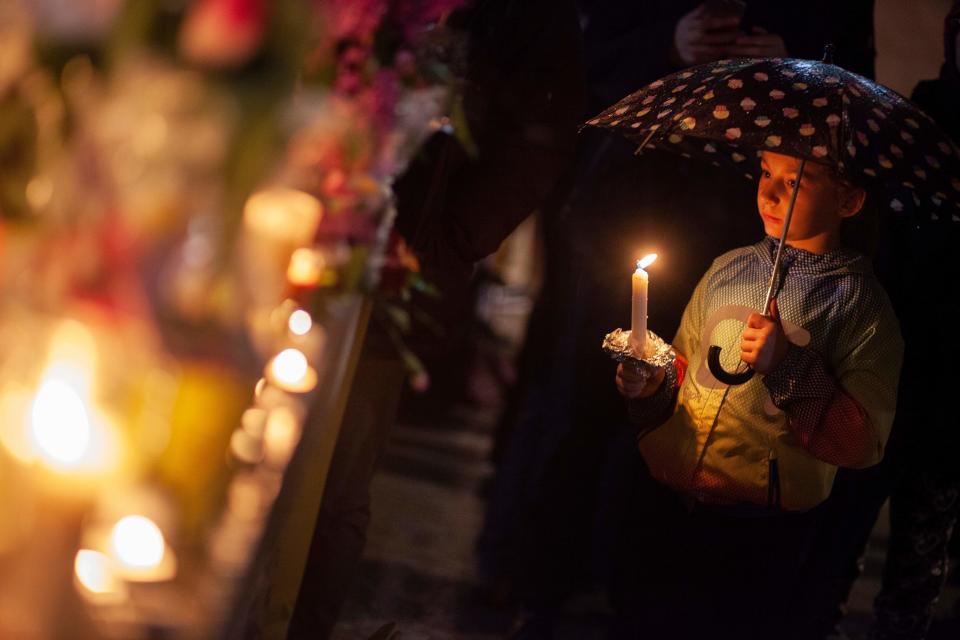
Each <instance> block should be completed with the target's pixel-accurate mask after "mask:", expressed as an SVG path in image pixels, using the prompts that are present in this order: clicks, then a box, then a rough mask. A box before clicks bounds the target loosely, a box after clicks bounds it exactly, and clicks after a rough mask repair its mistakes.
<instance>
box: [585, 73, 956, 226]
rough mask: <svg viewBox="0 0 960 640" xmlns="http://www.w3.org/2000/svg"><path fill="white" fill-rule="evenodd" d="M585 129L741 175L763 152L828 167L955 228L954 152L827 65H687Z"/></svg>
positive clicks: (898, 103) (932, 127)
mask: <svg viewBox="0 0 960 640" xmlns="http://www.w3.org/2000/svg"><path fill="white" fill-rule="evenodd" d="M587 125H591V126H597V127H601V128H605V129H609V130H611V131H616V132H618V133H621V134H622V135H624V136H626V137H627V138H628V139H631V140H634V141H636V142H638V143H639V144H640V145H641V150H642V149H648V148H655V149H665V150H670V151H675V152H677V153H681V154H683V155H685V156H688V157H689V156H699V157H701V158H703V159H706V160H707V161H709V162H712V163H713V164H715V165H717V166H720V165H729V166H731V167H732V168H734V169H736V170H737V171H739V172H741V173H742V174H743V175H745V176H746V177H747V178H750V179H753V178H754V177H755V176H756V175H757V170H758V169H757V163H756V156H757V155H758V154H759V151H760V150H764V149H765V150H769V151H772V152H775V153H781V154H784V155H790V156H795V157H798V158H806V159H809V160H813V161H816V162H823V163H829V164H831V165H833V166H834V167H836V168H837V170H838V171H839V173H840V174H841V175H842V176H843V177H845V178H847V179H848V180H850V181H851V182H854V183H856V184H859V185H861V186H863V187H865V188H866V189H867V190H868V191H869V192H870V193H876V194H879V195H880V197H882V198H883V200H884V204H886V206H889V207H890V208H891V209H893V210H894V211H896V212H899V213H902V214H903V215H911V216H914V217H915V219H916V222H917V224H930V223H939V222H943V223H948V222H952V223H956V222H960V147H958V146H957V144H956V143H954V142H953V141H952V140H950V139H949V137H948V136H947V135H946V134H945V133H943V132H942V131H941V130H940V128H939V127H937V125H936V124H934V123H933V121H932V120H931V119H930V118H929V117H928V116H927V115H926V114H924V113H923V112H922V111H920V109H918V108H917V107H916V106H915V105H913V104H912V103H911V102H909V101H908V100H906V99H905V98H903V97H902V96H900V95H899V94H897V93H895V92H894V91H891V90H890V89H887V88H886V87H883V86H881V85H878V84H877V83H875V82H872V81H871V80H868V79H866V78H864V77H862V76H858V75H856V74H854V73H851V72H849V71H846V70H845V69H842V68H840V67H837V66H835V65H832V64H829V63H825V62H815V61H811V60H796V59H790V58H762V59H752V58H746V59H736V60H720V61H717V62H712V63H709V64H704V65H700V66H697V67H692V68H690V69H685V70H683V71H679V72H677V73H674V74H671V75H669V76H667V77H665V78H662V79H660V80H657V81H655V82H652V83H650V84H649V85H647V86H646V87H644V88H642V89H640V90H639V91H637V92H635V93H633V94H631V95H629V96H627V97H626V98H624V99H622V100H620V101H619V102H618V103H617V104H615V105H613V106H612V107H610V108H608V109H606V110H605V111H603V112H602V113H601V114H600V115H598V116H597V117H595V118H593V119H591V120H590V121H588V122H587Z"/></svg>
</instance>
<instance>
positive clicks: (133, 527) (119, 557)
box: [110, 515, 177, 582]
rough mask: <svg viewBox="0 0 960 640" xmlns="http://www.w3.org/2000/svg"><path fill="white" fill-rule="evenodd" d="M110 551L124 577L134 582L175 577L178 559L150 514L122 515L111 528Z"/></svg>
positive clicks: (118, 570)
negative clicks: (147, 515) (148, 515)
mask: <svg viewBox="0 0 960 640" xmlns="http://www.w3.org/2000/svg"><path fill="white" fill-rule="evenodd" d="M110 555H111V556H112V557H113V559H114V560H115V561H116V568H117V572H118V573H119V575H120V576H121V577H123V578H124V579H126V580H130V581H133V582H160V581H165V580H170V579H172V578H173V577H174V576H175V575H176V572H177V562H176V558H175V557H174V555H173V552H172V551H171V550H170V548H169V547H168V546H167V541H166V539H165V538H164V536H163V532H162V531H160V527H158V526H157V525H156V523H155V522H154V521H153V520H151V519H150V518H148V517H146V516H141V515H129V516H124V517H123V518H120V520H118V521H117V523H116V524H115V525H113V529H112V530H111V531H110Z"/></svg>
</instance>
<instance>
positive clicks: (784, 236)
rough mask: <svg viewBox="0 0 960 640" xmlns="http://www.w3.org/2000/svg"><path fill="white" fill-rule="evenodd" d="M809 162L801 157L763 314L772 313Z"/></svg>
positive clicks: (774, 260)
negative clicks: (784, 249) (794, 215)
mask: <svg viewBox="0 0 960 640" xmlns="http://www.w3.org/2000/svg"><path fill="white" fill-rule="evenodd" d="M806 164H807V159H806V158H801V159H800V168H799V169H798V170H797V182H796V184H794V185H793V193H792V194H791V195H790V206H789V207H787V217H786V218H785V219H784V221H783V229H782V230H781V231H780V243H779V244H778V245H777V254H776V256H775V257H774V259H773V271H772V272H771V273H770V283H769V284H768V285H767V299H766V301H765V302H764V303H763V315H765V316H769V315H770V305H771V304H772V303H773V299H774V298H775V297H776V293H775V291H776V286H777V281H778V280H779V279H780V264H781V262H782V261H783V247H784V245H786V244H787V231H789V229H790V220H791V218H793V206H794V205H795V204H796V203H797V193H798V192H799V191H800V181H801V180H803V168H804V166H806Z"/></svg>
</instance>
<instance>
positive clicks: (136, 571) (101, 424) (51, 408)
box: [0, 189, 329, 605]
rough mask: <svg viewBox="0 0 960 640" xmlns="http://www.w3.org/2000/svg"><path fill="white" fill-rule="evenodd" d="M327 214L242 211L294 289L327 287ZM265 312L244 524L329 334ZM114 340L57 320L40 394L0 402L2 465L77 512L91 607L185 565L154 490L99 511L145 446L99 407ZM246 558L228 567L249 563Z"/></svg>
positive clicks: (286, 303) (289, 199)
mask: <svg viewBox="0 0 960 640" xmlns="http://www.w3.org/2000/svg"><path fill="white" fill-rule="evenodd" d="M321 215H322V206H321V204H320V202H319V201H318V200H317V199H315V198H314V197H313V196H311V195H309V194H307V193H304V192H301V191H297V190H293V189H268V190H264V191H260V192H258V193H256V194H254V195H253V196H251V197H250V198H249V199H248V201H247V204H246V206H245V212H244V230H245V234H246V235H247V236H248V240H249V242H250V243H251V244H253V245H255V246H256V251H259V252H260V254H261V255H260V257H261V258H263V257H264V252H266V254H269V255H268V258H269V259H270V260H272V261H276V260H281V261H283V262H285V265H264V264H261V265H260V266H261V267H263V268H266V269H269V268H271V266H274V267H276V266H278V267H279V272H280V273H282V274H284V276H285V277H284V280H286V282H287V283H288V287H294V288H296V287H309V286H318V285H320V284H321V283H322V282H324V280H325V278H327V277H329V274H328V273H327V270H328V265H327V257H326V256H325V255H324V253H323V251H322V250H320V249H319V248H317V247H314V246H311V241H312V236H313V233H314V230H315V229H316V227H317V224H318V223H319V220H320V217H321ZM274 270H275V271H276V270H277V269H276V268H274ZM284 293H285V292H284ZM261 302H265V301H261ZM270 306H272V309H269V313H267V315H269V316H270V322H268V323H266V324H264V325H262V326H251V327H250V328H251V331H257V332H259V333H261V334H265V335H260V336H251V338H252V340H253V342H254V343H259V344H260V345H261V346H263V345H267V348H269V349H273V350H274V351H273V354H272V355H269V354H268V355H267V357H265V358H264V359H265V360H266V365H265V367H264V371H263V376H262V378H261V379H260V381H259V382H258V384H257V386H256V389H255V391H254V394H253V397H254V402H253V404H252V405H251V406H250V407H249V408H248V409H247V411H246V412H245V413H244V415H243V419H242V421H241V425H240V426H238V427H237V429H236V430H235V431H234V433H233V435H232V436H231V438H230V445H229V446H230V453H231V454H232V456H233V457H234V459H236V460H238V461H239V462H241V463H242V464H244V465H246V466H247V468H248V469H247V470H249V468H254V469H256V468H259V467H264V468H266V469H269V473H268V474H267V476H264V478H265V479H263V481H262V482H260V481H257V482H253V483H252V482H251V477H253V476H251V475H250V474H249V473H240V474H236V477H234V478H233V479H232V480H231V482H230V486H229V487H228V501H227V502H228V504H227V505H226V509H225V510H224V511H225V514H224V516H223V517H224V518H227V519H229V517H231V516H237V517H242V516H244V514H246V516H249V515H250V505H251V504H252V503H253V502H257V503H258V504H260V506H261V508H258V509H257V510H256V511H257V513H258V514H259V515H261V516H263V515H264V514H265V513H266V511H267V509H266V507H267V506H269V503H270V502H271V498H272V497H274V496H275V493H276V487H277V486H278V483H279V477H280V475H282V471H283V469H284V468H285V465H286V463H287V461H288V460H289V458H290V456H291V455H292V453H293V450H294V449H295V447H296V445H297V443H298V442H299V439H300V435H301V433H302V421H303V418H304V416H305V415H306V409H307V403H308V402H309V401H310V392H312V391H313V390H314V389H315V388H316V386H317V384H318V382H319V373H318V368H317V366H316V365H314V364H313V363H316V362H322V358H323V354H324V346H325V345H324V342H325V332H324V329H323V327H322V326H320V325H319V324H317V323H316V322H315V321H314V318H313V317H312V316H311V314H310V313H309V312H308V311H307V310H306V309H303V308H300V307H299V306H298V305H297V304H296V303H295V302H294V301H292V300H289V299H286V297H285V296H280V297H279V301H277V300H274V301H273V302H267V307H270ZM261 308H263V305H261ZM280 323H282V328H281V326H278V325H280ZM107 333H108V332H107V331H101V330H98V329H97V327H96V324H95V323H94V324H93V325H88V324H85V323H84V322H83V321H79V320H76V319H62V320H60V321H59V322H58V323H56V326H55V328H54V330H53V331H52V332H51V334H50V339H49V343H48V349H47V354H46V362H47V364H46V365H45V366H44V367H43V368H42V370H41V373H40V375H39V376H38V378H37V380H38V381H37V383H36V384H35V386H34V387H33V391H31V390H30V389H29V388H28V387H26V386H23V385H10V384H8V385H7V386H6V388H5V389H4V393H3V397H2V398H0V410H2V413H3V416H2V417H3V418H4V424H3V426H2V427H0V443H2V445H3V448H4V450H5V451H6V454H7V460H8V461H11V462H13V463H14V464H16V465H19V466H20V467H21V468H23V469H25V470H27V471H28V472H30V473H31V474H32V477H34V478H35V479H38V480H37V481H36V482H33V481H32V484H33V485H34V486H36V487H38V488H39V489H38V490H39V491H40V492H41V494H42V495H49V496H52V497H53V499H54V502H53V503H52V504H57V505H62V504H70V505H73V507H76V508H73V507H72V508H71V509H70V511H71V512H73V513H81V514H82V515H81V518H82V525H80V533H79V534H78V542H79V546H78V548H77V547H75V549H76V552H75V554H74V556H73V574H74V582H75V584H76V586H77V588H78V591H79V592H80V594H81V595H82V596H83V597H84V598H85V599H86V600H87V601H88V602H91V603H93V604H97V605H118V604H124V603H126V602H128V601H129V599H130V598H131V592H130V587H129V585H131V584H136V583H159V582H169V581H171V580H173V579H175V578H176V577H177V575H178V558H177V554H176V553H175V551H174V550H173V549H172V548H171V545H170V542H169V534H170V531H165V529H168V528H169V527H172V526H173V524H172V523H173V522H174V521H175V520H176V518H175V517H165V516H169V515H170V513H169V511H170V509H169V508H168V507H169V505H164V504H163V503H164V500H163V499H159V500H157V499H155V498H157V496H158V495H159V493H158V492H157V491H153V494H152V496H151V497H148V499H145V500H138V499H128V500H126V501H123V500H119V499H114V500H113V503H114V508H112V509H103V508H102V504H101V503H102V502H103V498H104V497H108V496H109V494H110V493H111V492H108V491H106V489H107V488H108V487H110V488H111V489H112V490H113V493H123V491H122V488H123V487H125V486H127V487H129V486H138V483H139V482H140V481H139V480H137V478H136V476H137V474H138V464H137V462H136V461H134V460H133V459H134V458H136V457H137V456H138V455H141V454H140V453H139V449H141V447H140V446H139V443H136V442H133V441H132V437H131V433H130V431H131V430H130V429H129V428H126V427H129V425H127V424H125V422H126V416H124V417H121V414H120V412H119V411H117V410H116V407H111V405H110V403H109V402H108V403H104V402H103V401H102V398H103V393H102V390H101V389H99V388H98V386H97V382H98V381H99V380H98V376H102V374H101V373H99V371H100V370H101V367H100V364H101V363H100V356H101V355H102V354H101V353H99V349H98V340H99V341H100V342H101V343H103V342H104V341H105V338H106V335H107ZM95 334H96V335H95ZM31 470H32V471H31ZM24 477H28V476H24ZM269 487H273V489H270V488H269ZM251 489H254V491H252V492H251ZM134 493H135V492H134ZM147 493H150V492H149V491H148V492H147ZM161 493H162V492H161ZM254 494H255V495H254ZM117 504H121V506H120V507H117V506H116V505H117ZM124 509H126V510H127V511H126V512H125V513H124V512H123V510H124ZM248 520H249V518H248ZM77 522H78V524H79V523H80V520H77ZM222 524H226V523H222ZM262 526H263V519H262V518H261V519H260V520H257V521H256V522H255V526H253V527H252V528H249V530H248V534H249V535H248V537H249V540H248V544H246V545H244V546H245V549H246V550H247V551H249V549H250V547H251V546H252V544H253V543H254V542H255V539H256V537H257V535H259V534H260V533H261V532H262ZM229 528H230V527H227V529H229ZM234 528H235V527H234ZM223 529H224V527H220V530H223ZM0 538H2V536H0ZM0 543H3V541H2V540H0ZM210 546H211V555H215V554H216V550H215V549H213V548H212V547H213V544H211V545H210ZM245 557H246V556H245ZM245 557H241V558H237V557H234V558H233V559H232V561H233V562H234V563H236V562H243V561H244V559H245Z"/></svg>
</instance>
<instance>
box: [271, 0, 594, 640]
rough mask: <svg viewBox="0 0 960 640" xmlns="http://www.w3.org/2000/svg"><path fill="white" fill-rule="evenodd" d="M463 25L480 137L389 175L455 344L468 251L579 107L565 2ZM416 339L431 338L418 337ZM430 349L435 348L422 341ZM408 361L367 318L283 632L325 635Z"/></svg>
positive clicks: (497, 236)
mask: <svg viewBox="0 0 960 640" xmlns="http://www.w3.org/2000/svg"><path fill="white" fill-rule="evenodd" d="M448 24H449V25H450V26H451V27H456V28H460V29H463V30H464V31H465V32H466V37H467V68H466V78H465V79H464V80H465V87H464V96H463V101H464V110H465V112H466V118H467V121H468V123H469V133H470V136H471V137H472V139H473V141H474V142H475V144H476V153H475V154H471V153H469V152H468V150H467V149H465V148H464V147H463V146H462V145H461V143H460V141H459V140H458V139H455V138H453V137H451V136H447V135H438V136H436V137H435V138H434V139H433V140H431V141H430V142H428V144H427V145H426V148H425V149H424V150H423V152H422V153H421V155H420V156H419V157H418V158H417V159H415V160H414V162H413V163H412V164H411V166H410V168H409V169H408V171H407V172H406V173H405V175H404V176H403V177H402V178H401V179H400V180H399V181H398V184H397V185H396V194H397V208H398V218H397V223H396V227H397V230H398V231H399V232H400V234H401V235H402V236H403V237H404V238H405V239H406V241H407V243H408V245H409V246H410V247H411V248H412V249H413V250H414V251H415V252H416V253H417V255H418V257H419V258H420V261H421V265H422V268H423V274H424V277H425V278H426V279H427V280H428V281H430V282H432V283H434V284H435V285H436V286H437V287H438V288H439V289H440V291H441V295H442V298H441V301H440V304H438V305H435V306H434V307H432V308H431V311H432V312H433V314H434V320H435V321H437V322H439V323H442V324H444V325H445V326H447V327H448V328H449V329H450V333H448V335H447V337H445V338H440V339H438V338H436V337H434V338H433V340H432V342H433V343H435V344H436V345H438V346H439V350H440V351H443V350H446V351H450V350H454V349H456V348H457V347H456V342H455V340H457V338H458V335H457V333H456V326H457V322H458V319H459V318H462V317H463V316H464V315H465V314H469V312H470V307H469V304H468V303H469V301H468V300H465V299H464V297H463V296H462V295H461V294H462V292H463V291H465V290H467V289H468V288H469V278H470V276H471V272H472V270H473V266H474V262H475V261H477V260H479V259H480V258H482V257H484V256H485V255H487V254H489V253H492V252H493V251H495V250H496V248H497V247H498V246H499V244H500V242H501V241H502V240H503V239H504V238H505V237H506V236H507V235H508V234H509V233H510V232H511V231H512V230H513V228H514V227H515V226H516V225H517V224H519V223H520V221H522V220H523V219H524V218H526V217H527V216H528V215H530V213H532V212H533V210H534V209H536V208H537V206H538V204H539V202H540V200H541V199H542V198H543V197H544V196H545V195H546V193H547V192H548V190H549V189H550V188H551V187H552V185H553V184H554V183H555V181H556V179H557V176H558V173H559V171H560V169H562V168H563V167H565V166H566V165H567V163H568V162H569V158H570V156H571V154H572V150H573V143H574V138H575V135H576V127H577V124H578V122H579V118H580V114H581V112H582V108H583V107H582V103H581V99H582V74H581V73H580V71H579V68H580V65H581V59H580V35H579V31H578V25H577V15H576V11H575V8H574V6H573V4H572V2H567V1H561V2H557V1H556V0H478V1H477V2H473V3H470V6H469V8H468V9H466V10H465V11H464V12H462V13H460V14H454V15H453V16H451V18H450V22H449V23H448ZM413 340H414V341H415V343H414V348H415V349H416V348H417V347H418V346H423V345H424V344H429V342H428V341H417V339H416V337H414V339H413ZM428 355H429V354H428ZM405 378H406V372H405V370H404V366H403V363H402V361H401V359H400V357H399V356H398V354H397V352H396V350H395V349H394V347H393V345H392V344H391V343H390V340H389V339H388V338H387V336H386V334H385V332H384V331H383V330H380V329H378V327H377V325H375V324H371V327H370V328H369V329H368V332H367V336H366V338H365V341H364V344H363V348H362V351H361V354H360V360H359V363H358V366H357V373H356V375H355V379H354V382H353V385H352V387H351V391H350V395H349V398H348V400H347V406H346V410H345V414H344V418H343V425H342V428H341V430H340V436H339V438H338V440H337V443H336V447H335V449H334V453H333V459H332V461H331V465H330V470H329V473H328V477H327V483H326V486H325V487H324V494H323V499H322V502H321V505H320V512H319V514H318V515H317V521H316V526H315V530H314V533H313V541H312V544H311V547H310V552H309V556H308V559H307V564H306V567H305V572H304V576H303V580H302V583H301V586H300V592H299V596H298V599H297V604H296V607H295V610H294V612H293V616H292V621H291V624H290V627H289V632H288V637H289V638H291V639H296V640H300V639H304V640H305V639H307V638H309V639H310V640H316V639H321V638H327V637H329V636H330V634H331V632H332V630H333V627H334V624H335V623H336V620H337V617H338V615H339V612H340V609H341V606H342V604H343V602H344V600H345V598H346V596H347V593H348V589H349V585H350V583H351V581H352V578H353V576H354V574H355V573H356V570H357V566H358V564H359V561H360V557H361V553H362V551H363V548H364V544H365V542H366V530H367V525H368V523H369V520H370V509H371V505H370V483H371V480H372V479H373V475H374V472H375V471H376V469H377V463H378V459H379V457H380V453H381V451H382V449H383V447H384V445H385V443H386V440H387V437H388V435H389V433H390V429H391V427H392V425H393V423H394V420H395V418H396V414H397V405H398V403H399V401H400V396H401V391H402V389H403V386H404V384H405Z"/></svg>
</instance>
